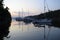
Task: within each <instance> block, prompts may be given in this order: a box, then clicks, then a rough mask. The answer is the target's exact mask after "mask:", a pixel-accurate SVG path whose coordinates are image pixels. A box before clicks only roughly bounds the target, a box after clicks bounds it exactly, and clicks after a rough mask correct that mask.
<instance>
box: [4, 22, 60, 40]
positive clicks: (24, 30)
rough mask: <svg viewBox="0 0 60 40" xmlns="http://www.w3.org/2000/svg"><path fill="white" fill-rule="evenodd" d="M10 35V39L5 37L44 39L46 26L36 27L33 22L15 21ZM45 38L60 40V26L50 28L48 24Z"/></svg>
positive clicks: (24, 39) (14, 39)
mask: <svg viewBox="0 0 60 40" xmlns="http://www.w3.org/2000/svg"><path fill="white" fill-rule="evenodd" d="M19 24H20V25H19ZM48 33H49V34H48ZM8 36H11V37H10V38H9V39H7V38H5V40H44V28H43V27H40V28H38V27H34V25H33V24H32V23H31V24H25V23H23V22H20V23H19V22H16V21H13V22H12V24H11V27H10V33H9V35H8ZM45 39H46V40H60V28H54V27H51V28H48V26H46V27H45Z"/></svg>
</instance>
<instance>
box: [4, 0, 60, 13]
mask: <svg viewBox="0 0 60 40" xmlns="http://www.w3.org/2000/svg"><path fill="white" fill-rule="evenodd" d="M46 2H47V4H48V7H49V9H50V10H57V9H60V0H46ZM4 4H5V6H8V7H9V9H10V11H22V8H23V10H24V11H25V12H27V11H28V10H29V11H30V12H34V13H40V12H43V10H44V9H43V8H44V0H5V1H4Z"/></svg>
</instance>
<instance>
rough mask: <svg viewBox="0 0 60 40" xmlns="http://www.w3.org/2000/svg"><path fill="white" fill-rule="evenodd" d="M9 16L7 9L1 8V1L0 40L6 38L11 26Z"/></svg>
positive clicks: (1, 2) (0, 4) (0, 6)
mask: <svg viewBox="0 0 60 40" xmlns="http://www.w3.org/2000/svg"><path fill="white" fill-rule="evenodd" d="M11 20H12V19H11V15H10V12H9V11H8V7H6V8H4V7H3V0H0V40H3V38H4V37H7V35H8V33H9V27H10V25H11Z"/></svg>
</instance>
